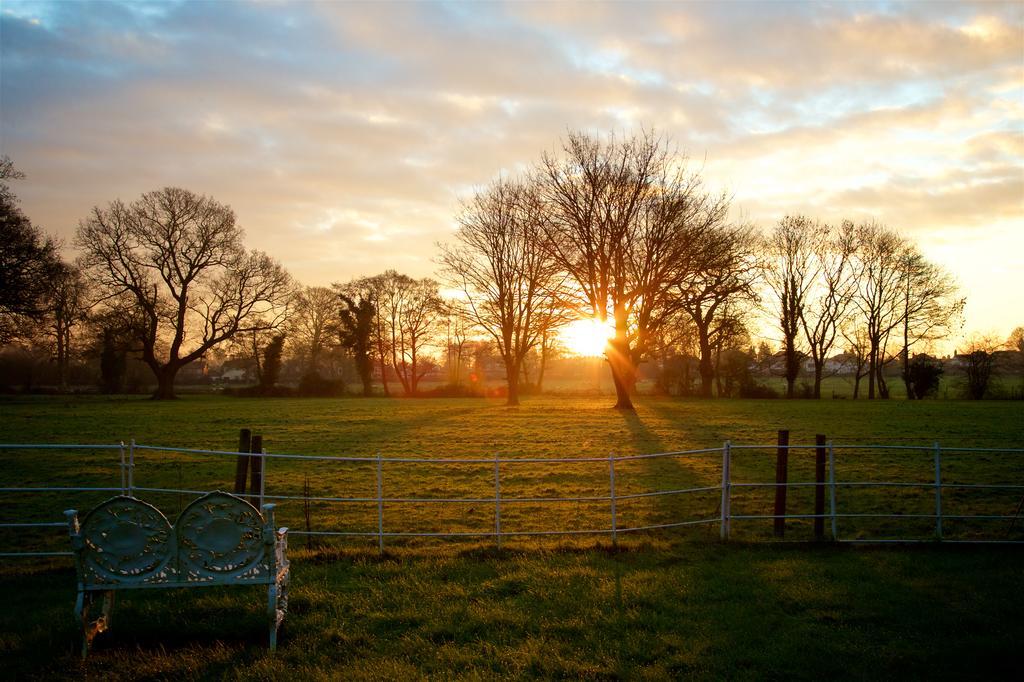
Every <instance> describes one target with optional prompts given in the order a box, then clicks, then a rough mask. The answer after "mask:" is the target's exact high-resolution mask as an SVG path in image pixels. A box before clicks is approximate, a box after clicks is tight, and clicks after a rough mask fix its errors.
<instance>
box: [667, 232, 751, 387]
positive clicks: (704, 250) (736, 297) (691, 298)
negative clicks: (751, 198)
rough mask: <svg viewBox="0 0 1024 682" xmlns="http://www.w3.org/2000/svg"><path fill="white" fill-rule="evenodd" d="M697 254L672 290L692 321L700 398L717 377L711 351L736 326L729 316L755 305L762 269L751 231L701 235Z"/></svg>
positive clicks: (712, 351) (705, 233) (704, 233)
mask: <svg viewBox="0 0 1024 682" xmlns="http://www.w3.org/2000/svg"><path fill="white" fill-rule="evenodd" d="M695 248H696V250H697V252H698V253H699V254H700V255H699V258H698V259H694V260H693V261H692V265H691V267H690V268H689V270H688V271H687V272H685V273H683V277H682V279H681V281H680V282H679V283H678V284H677V285H676V290H675V292H674V293H675V295H676V296H677V297H678V300H679V304H680V307H681V309H682V310H683V311H685V312H686V314H687V315H689V316H690V319H691V320H692V321H693V324H694V326H695V327H696V330H697V347H698V349H699V351H700V362H699V372H700V383H701V386H700V394H701V396H702V397H705V398H710V397H711V396H712V387H713V385H714V376H715V359H714V351H715V347H716V341H717V339H718V337H720V336H722V335H723V334H728V333H729V331H730V330H731V328H732V327H733V326H734V322H733V319H732V316H730V315H728V314H726V313H727V312H728V311H729V310H730V309H732V310H733V311H735V309H736V307H738V306H739V305H740V304H741V303H747V302H756V301H757V292H756V283H757V280H758V278H759V277H760V269H761V266H760V263H759V262H758V260H757V257H756V255H755V253H756V237H755V235H754V232H753V229H752V228H751V227H750V226H749V225H745V224H740V225H727V224H723V223H721V222H719V223H716V224H714V225H713V226H712V229H709V230H706V231H704V232H703V233H702V234H701V239H700V241H699V242H698V243H697V245H696V247H695Z"/></svg>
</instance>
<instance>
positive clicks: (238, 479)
mask: <svg viewBox="0 0 1024 682" xmlns="http://www.w3.org/2000/svg"><path fill="white" fill-rule="evenodd" d="M251 442H252V431H250V430H249V429H241V430H240V431H239V432H238V452H240V453H241V452H249V451H250V447H249V445H250V443H251ZM248 470H249V456H248V455H242V454H240V455H238V462H236V463H235V494H236V495H244V494H245V477H246V474H247V473H248Z"/></svg>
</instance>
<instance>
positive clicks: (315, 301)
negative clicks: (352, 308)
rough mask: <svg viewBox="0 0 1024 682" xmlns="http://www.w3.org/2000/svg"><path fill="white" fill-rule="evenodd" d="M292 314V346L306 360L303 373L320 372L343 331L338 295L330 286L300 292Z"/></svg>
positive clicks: (297, 294)
mask: <svg viewBox="0 0 1024 682" xmlns="http://www.w3.org/2000/svg"><path fill="white" fill-rule="evenodd" d="M291 308H292V309H291V314H290V316H289V317H288V324H287V328H288V339H289V345H290V346H291V347H292V348H293V349H294V351H295V352H296V353H297V354H299V355H300V356H301V358H302V361H303V375H310V376H312V375H317V376H319V374H320V364H321V356H322V355H323V353H324V351H325V349H326V348H327V347H328V345H329V344H331V343H332V342H334V341H335V340H336V338H337V336H338V334H339V331H340V330H339V327H338V325H339V321H338V295H337V293H336V292H335V291H332V290H331V289H328V288H327V287H305V288H303V289H301V290H300V291H299V292H297V293H296V295H295V299H294V301H293V302H292V306H291Z"/></svg>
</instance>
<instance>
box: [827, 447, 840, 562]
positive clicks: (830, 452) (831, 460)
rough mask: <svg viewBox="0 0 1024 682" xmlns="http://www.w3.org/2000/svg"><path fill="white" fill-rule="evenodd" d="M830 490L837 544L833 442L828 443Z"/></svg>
mask: <svg viewBox="0 0 1024 682" xmlns="http://www.w3.org/2000/svg"><path fill="white" fill-rule="evenodd" d="M828 488H829V498H830V503H829V507H830V514H831V516H832V542H837V541H838V540H839V534H838V533H837V532H836V452H835V448H833V447H832V441H829V442H828Z"/></svg>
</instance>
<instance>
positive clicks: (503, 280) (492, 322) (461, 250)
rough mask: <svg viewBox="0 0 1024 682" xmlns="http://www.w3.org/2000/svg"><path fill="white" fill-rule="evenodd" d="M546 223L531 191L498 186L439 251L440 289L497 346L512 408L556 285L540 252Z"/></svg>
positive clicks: (472, 205) (480, 197)
mask: <svg viewBox="0 0 1024 682" xmlns="http://www.w3.org/2000/svg"><path fill="white" fill-rule="evenodd" d="M546 220H547V218H546V213H545V210H544V206H543V204H542V202H541V200H540V197H539V196H538V194H537V192H536V191H535V188H533V187H531V186H528V185H525V184H522V183H518V182H513V181H508V180H498V181H497V182H495V183H494V184H492V185H491V186H490V187H488V188H487V189H486V190H484V191H482V192H480V193H478V194H477V195H476V196H475V197H473V199H472V200H470V201H469V202H468V203H467V204H466V205H465V206H464V207H463V211H462V214H461V216H460V217H459V230H458V232H456V235H455V238H456V243H455V244H453V245H445V246H442V256H441V265H442V268H443V272H444V274H445V276H446V277H447V279H448V282H449V283H450V284H451V285H452V286H453V287H455V288H457V289H458V290H459V291H460V292H462V295H463V296H464V297H465V303H466V305H465V308H464V310H465V311H466V313H467V315H468V317H469V319H470V321H471V322H472V323H473V324H474V325H475V326H477V327H479V328H480V329H482V330H483V331H484V332H486V333H487V334H488V335H490V336H491V337H492V338H493V339H494V341H495V343H496V344H497V346H498V352H499V353H500V354H501V358H502V360H503V362H504V364H505V378H506V381H507V383H508V398H507V404H508V405H510V406H514V405H518V404H519V378H520V375H521V372H522V366H523V361H524V359H525V358H526V354H527V353H528V352H529V351H530V349H531V348H533V347H534V346H536V345H537V344H538V343H539V342H540V341H541V337H542V334H543V332H544V331H545V330H546V329H547V326H548V325H547V321H548V319H549V318H548V317H547V316H545V311H547V310H549V309H550V308H551V304H552V302H553V300H555V299H556V296H557V294H558V290H559V289H560V287H561V280H562V279H564V277H562V276H559V273H558V267H557V265H556V264H555V263H554V261H553V259H551V258H550V257H549V255H548V252H547V250H546V249H545V248H544V245H543V240H544V227H545V222H546Z"/></svg>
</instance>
